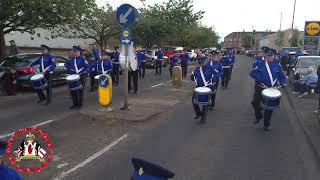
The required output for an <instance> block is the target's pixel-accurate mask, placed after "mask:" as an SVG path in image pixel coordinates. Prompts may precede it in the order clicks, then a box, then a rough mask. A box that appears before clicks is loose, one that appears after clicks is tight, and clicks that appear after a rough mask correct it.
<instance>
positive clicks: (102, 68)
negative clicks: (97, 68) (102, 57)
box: [101, 61, 104, 74]
mask: <svg viewBox="0 0 320 180" xmlns="http://www.w3.org/2000/svg"><path fill="white" fill-rule="evenodd" d="M101 70H102V74H104V67H103V61H101Z"/></svg>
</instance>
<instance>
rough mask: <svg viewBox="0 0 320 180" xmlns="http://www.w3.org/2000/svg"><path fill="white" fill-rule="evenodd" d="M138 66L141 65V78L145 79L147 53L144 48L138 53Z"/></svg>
mask: <svg viewBox="0 0 320 180" xmlns="http://www.w3.org/2000/svg"><path fill="white" fill-rule="evenodd" d="M136 54H137V59H138V65H139V77H142V78H144V76H145V73H146V51H145V49H144V48H141V49H140V50H138V51H137V52H136Z"/></svg>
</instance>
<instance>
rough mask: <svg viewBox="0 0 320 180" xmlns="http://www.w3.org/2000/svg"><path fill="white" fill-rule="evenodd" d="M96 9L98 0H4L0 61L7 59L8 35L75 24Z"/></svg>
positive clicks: (0, 5) (0, 20)
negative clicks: (6, 40) (6, 39)
mask: <svg viewBox="0 0 320 180" xmlns="http://www.w3.org/2000/svg"><path fill="white" fill-rule="evenodd" d="M95 7H96V4H95V0H68V1H66V0H1V1H0V12H1V13H0V58H3V57H4V56H5V39H4V36H5V34H8V33H10V32H12V31H20V32H30V33H34V30H33V29H34V28H40V27H41V28H47V29H50V28H54V27H55V26H56V25H65V24H72V23H75V22H78V21H81V20H82V19H83V18H84V17H86V16H87V15H88V14H90V13H92V12H93V10H94V8H95Z"/></svg>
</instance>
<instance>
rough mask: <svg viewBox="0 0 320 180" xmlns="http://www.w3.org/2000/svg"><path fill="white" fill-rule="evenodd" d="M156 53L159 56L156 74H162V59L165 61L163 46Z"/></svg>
mask: <svg viewBox="0 0 320 180" xmlns="http://www.w3.org/2000/svg"><path fill="white" fill-rule="evenodd" d="M155 55H156V56H157V59H156V75H158V74H159V76H161V72H162V70H161V69H162V61H163V52H162V50H161V48H159V49H158V51H157V52H156V53H155Z"/></svg>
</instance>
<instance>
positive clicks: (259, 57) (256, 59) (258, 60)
mask: <svg viewBox="0 0 320 180" xmlns="http://www.w3.org/2000/svg"><path fill="white" fill-rule="evenodd" d="M262 61H264V58H263V56H257V57H256V58H255V62H254V63H253V64H252V68H255V67H256V66H257V65H258V64H259V63H260V62H262Z"/></svg>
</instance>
